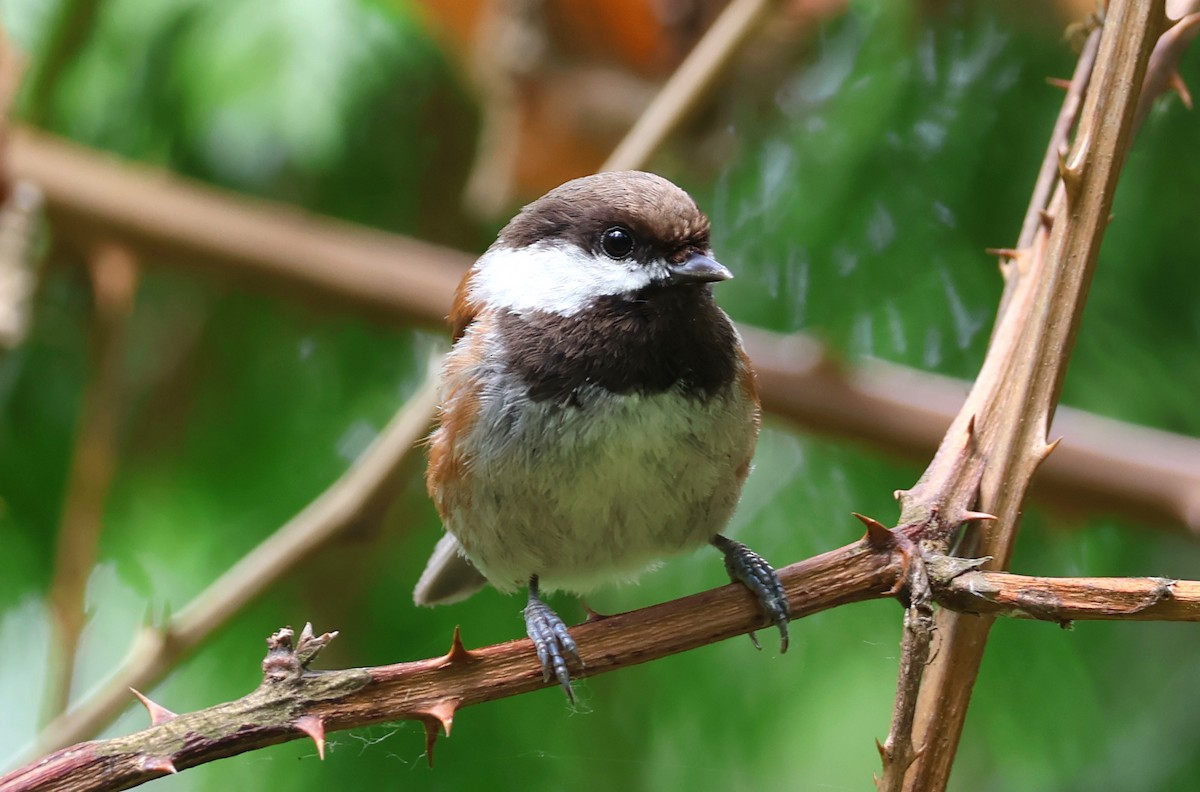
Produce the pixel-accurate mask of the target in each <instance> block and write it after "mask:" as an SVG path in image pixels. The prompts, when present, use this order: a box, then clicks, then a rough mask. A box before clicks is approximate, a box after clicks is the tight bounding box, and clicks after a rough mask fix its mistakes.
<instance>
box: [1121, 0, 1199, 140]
mask: <svg viewBox="0 0 1200 792" xmlns="http://www.w3.org/2000/svg"><path fill="white" fill-rule="evenodd" d="M1193 5H1194V4H1193ZM1197 34H1200V13H1195V12H1193V13H1190V14H1187V15H1186V16H1184V17H1183V18H1182V19H1180V20H1179V21H1178V22H1176V23H1175V24H1174V25H1172V26H1171V27H1170V29H1168V30H1167V32H1165V33H1163V34H1162V36H1160V37H1159V39H1158V43H1157V44H1155V45H1154V51H1153V52H1152V53H1151V54H1150V65H1149V67H1148V68H1147V69H1146V83H1145V85H1144V86H1143V87H1142V96H1141V98H1140V99H1139V100H1138V109H1137V116H1136V121H1135V123H1136V127H1135V129H1136V128H1138V127H1141V125H1142V123H1143V122H1144V121H1145V120H1146V116H1147V115H1149V114H1150V108H1151V107H1152V106H1153V105H1154V102H1155V100H1156V99H1158V97H1160V96H1162V95H1163V94H1164V93H1167V92H1168V91H1171V90H1176V91H1179V93H1180V96H1181V97H1182V98H1183V100H1184V103H1185V104H1188V106H1189V107H1190V106H1191V105H1190V102H1191V97H1190V96H1189V95H1188V93H1187V87H1186V86H1184V84H1183V78H1181V77H1180V76H1179V60H1180V58H1182V57H1183V53H1184V52H1186V51H1187V48H1188V47H1190V46H1191V44H1192V41H1193V40H1194V39H1195V38H1196V35H1197Z"/></svg>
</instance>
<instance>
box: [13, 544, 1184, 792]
mask: <svg viewBox="0 0 1200 792" xmlns="http://www.w3.org/2000/svg"><path fill="white" fill-rule="evenodd" d="M881 530H883V531H884V533H883V534H882V536H880V535H879V534H878V531H881ZM868 535H869V536H870V537H871V538H869V539H864V540H863V541H859V542H856V543H854V544H850V545H846V546H845V547H841V548H839V549H837V550H833V551H831V552H828V553H825V554H823V555H820V556H816V557H814V558H811V559H808V560H806V561H802V562H800V563H797V564H792V565H791V566H788V567H785V568H784V569H782V570H780V577H781V579H782V580H783V582H784V585H785V588H786V590H787V593H788V599H789V602H790V604H791V608H792V613H793V615H794V616H795V617H796V618H800V617H803V616H807V615H810V614H813V613H817V612H819V611H822V610H827V609H829V608H834V607H837V606H839V605H844V604H848V603H851V602H860V601H863V600H867V599H878V598H881V597H886V596H889V595H890V594H891V593H892V592H893V590H894V588H895V586H897V585H898V584H900V583H901V582H903V580H905V579H906V578H905V570H906V563H907V561H906V558H907V556H906V553H907V550H905V549H899V548H897V546H896V544H895V543H894V542H893V541H891V540H890V538H889V536H888V534H887V533H886V531H885V530H884V529H882V526H879V527H878V529H877V530H876V531H870V532H869V533H868ZM887 547H890V548H892V549H891V550H888V549H886V548H887ZM947 561H949V562H953V561H954V560H953V559H947ZM970 566H971V563H970V562H967V563H966V564H962V563H959V564H957V565H955V564H953V563H949V564H944V565H942V566H940V567H931V570H930V574H931V577H932V578H933V589H932V590H933V591H934V593H935V595H936V596H937V597H938V599H939V601H941V602H942V603H943V604H944V605H946V606H947V607H963V608H964V609H965V610H966V611H967V612H977V611H983V610H985V609H986V610H989V611H990V612H994V613H1001V612H1014V615H1021V616H1026V617H1032V618H1042V619H1047V620H1050V621H1054V622H1059V623H1062V622H1065V621H1069V620H1074V619H1118V620H1121V619H1151V618H1153V619H1159V620H1180V621H1197V620H1200V582H1195V581H1169V580H1162V579H1156V578H1134V579H1124V578H1117V579H1111V578H1108V579H1106V578H1033V577H1025V576H1020V575H1009V574H1004V573H992V572H987V573H981V572H975V571H970V570H969V567H970ZM964 569H968V571H966V572H964V571H963V570H964ZM1016 611H1020V612H1019V613H1017V612H1016ZM763 626H764V625H763V615H762V612H761V609H760V608H759V606H758V605H757V603H756V602H755V600H754V598H753V597H752V596H751V595H750V594H749V593H748V592H747V591H746V590H745V589H744V588H743V587H741V586H738V585H728V586H723V587H721V588H717V589H711V590H709V591H705V592H702V593H699V594H693V595H691V596H689V597H684V598H682V599H677V600H673V601H671V602H666V603H663V604H661V605H655V606H652V607H649V608H644V609H642V610H638V611H632V612H629V613H623V614H618V615H615V616H608V617H603V618H599V619H595V620H591V621H588V622H586V623H584V624H581V625H579V626H577V627H574V628H572V634H573V635H574V636H575V637H576V639H577V640H578V642H579V646H580V653H581V655H582V658H583V660H584V662H585V664H586V667H585V668H584V669H583V670H582V672H581V674H580V676H595V675H598V674H602V673H607V672H609V671H615V670H617V669H619V668H624V667H627V666H632V665H637V664H639V663H643V662H650V661H653V660H657V659H660V658H662V657H665V656H668V655H671V654H676V653H679V652H683V651H687V650H689V649H694V648H697V647H699V646H703V645H706V644H710V643H715V642H717V641H721V640H724V639H726V638H731V637H734V636H736V635H740V634H742V633H745V632H747V631H749V630H752V629H758V628H761V627H763ZM332 637H333V636H332V635H328V634H327V635H324V636H320V637H314V636H313V635H312V633H311V630H309V629H307V628H306V630H305V631H304V633H303V634H302V635H301V636H300V639H299V641H298V642H297V645H296V647H295V649H294V650H293V649H292V634H291V631H290V630H283V631H280V632H279V633H277V634H276V635H275V636H272V639H271V641H269V642H268V645H269V647H270V648H269V651H268V654H267V657H266V659H265V660H264V661H263V672H264V679H263V682H262V684H261V685H260V686H259V687H258V689H257V690H255V691H254V692H253V693H251V694H249V695H248V696H246V697H244V698H242V699H239V700H237V701H233V702H229V703H226V704H220V705H217V706H215V707H210V708H208V709H205V710H201V711H199V712H192V713H187V714H182V715H175V714H174V713H172V712H170V711H169V710H167V709H166V708H164V707H162V706H160V705H158V704H155V703H154V702H148V703H147V702H146V701H144V702H143V703H147V708H148V710H149V712H150V716H151V720H152V725H151V726H150V728H148V729H145V730H143V731H140V732H137V733H135V734H131V735H128V736H126V737H118V738H114V739H109V740H101V741H95V742H87V743H80V744H78V745H73V746H71V747H69V748H64V749H62V750H59V751H56V752H54V753H53V754H51V755H49V756H46V757H44V758H43V759H41V760H39V761H37V762H33V763H31V764H29V765H27V766H25V767H21V768H18V769H16V770H14V771H12V772H11V773H9V774H8V775H6V776H4V777H2V778H0V792H32V791H33V790H62V789H70V790H75V791H76V792H83V791H84V790H115V789H127V788H129V787H132V786H136V785H138V784H141V783H143V782H145V781H148V780H150V779H152V778H157V777H159V776H162V775H165V774H168V773H175V772H178V771H180V770H183V769H186V768H188V767H193V766H196V765H199V764H203V763H205V762H209V761H213V760H215V759H221V758H224V757H227V756H233V755H236V754H239V753H244V752H246V751H251V750H255V749H257V748H262V747H265V746H268V745H274V744H277V743H282V742H287V741H290V740H296V739H305V738H308V739H312V740H314V742H315V743H316V745H317V750H318V752H319V753H323V752H324V744H325V735H326V734H327V733H329V732H333V731H338V730H343V729H352V728H359V727H363V726H370V725H373V724H377V723H384V722H389V721H396V720H405V719H411V720H419V721H421V722H423V723H424V724H425V726H426V733H427V737H426V740H427V751H428V752H429V754H428V755H429V758H430V761H432V747H433V742H434V739H435V738H436V735H437V732H438V730H439V729H441V730H443V731H444V732H446V733H449V731H450V727H451V725H452V724H453V721H454V716H455V714H456V713H457V711H458V710H459V709H461V708H463V707H466V706H470V705H472V704H480V703H483V702H486V701H493V700H496V699H500V698H506V697H509V696H515V695H519V694H523V693H528V692H530V691H533V690H537V689H540V688H544V687H546V686H547V685H548V684H556V683H553V682H552V683H547V682H545V681H544V680H543V678H542V674H541V667H540V665H539V664H538V662H537V660H536V657H535V655H534V652H533V651H532V647H531V645H530V643H529V641H528V640H524V639H522V640H519V641H509V642H507V643H503V644H498V645H495V646H489V647H485V648H481V649H476V650H471V651H468V650H466V649H465V648H464V647H463V645H462V643H461V642H460V641H459V639H458V636H457V634H456V635H455V639H454V642H453V644H452V646H451V649H450V651H449V653H447V654H446V655H444V656H442V657H436V658H431V659H428V660H421V661H415V662H407V663H398V664H395V665H388V666H379V667H374V668H356V669H346V670H341V671H320V672H306V667H307V665H308V663H309V662H311V660H312V659H313V658H314V657H315V656H316V654H317V652H319V651H320V649H321V648H322V647H323V646H324V645H325V644H326V643H328V641H329V640H330V639H331V638H332ZM910 755H912V754H910ZM917 756H919V754H917Z"/></svg>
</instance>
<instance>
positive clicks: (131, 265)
mask: <svg viewBox="0 0 1200 792" xmlns="http://www.w3.org/2000/svg"><path fill="white" fill-rule="evenodd" d="M88 271H89V273H90V274H91V277H92V294H93V299H94V307H93V311H94V313H93V319H92V337H93V339H94V344H95V346H94V349H93V357H92V374H91V380H90V381H89V383H88V386H87V389H86V391H85V392H84V396H83V412H82V414H81V416H80V421H79V431H78V433H77V435H76V440H75V450H74V454H73V456H72V460H71V472H70V474H69V476H68V479H67V487H66V495H65V497H64V503H63V513H62V524H61V525H60V527H59V531H58V550H57V553H56V555H55V561H54V579H53V581H52V583H51V584H50V594H49V600H50V613H51V615H52V623H53V626H54V642H53V644H52V647H53V653H52V654H53V661H52V662H51V669H52V671H51V675H50V681H49V683H48V695H47V698H46V707H47V709H46V716H47V718H53V717H55V716H57V715H58V714H59V713H61V712H62V711H63V710H65V709H66V707H67V703H68V702H69V701H70V696H71V681H72V679H73V678H74V676H75V652H76V650H77V649H78V647H79V636H80V634H81V633H82V632H83V626H84V591H85V589H86V588H87V582H88V578H89V576H90V575H91V572H92V567H93V566H95V563H96V547H97V545H98V544H99V541H100V530H101V526H102V521H103V516H104V504H105V501H106V500H107V499H108V490H109V485H110V484H111V483H112V477H113V473H114V471H115V470H116V455H117V448H116V445H117V427H118V423H119V421H120V415H121V403H122V401H123V396H124V394H123V391H124V388H123V387H122V379H123V378H122V374H123V369H122V367H123V364H124V362H125V351H126V335H127V330H128V322H129V317H130V315H131V314H132V313H133V304H134V300H135V298H136V295H137V281H138V272H137V262H136V261H135V260H134V257H133V255H132V254H131V253H130V252H129V251H128V250H127V249H126V248H124V247H122V246H121V245H115V244H108V245H101V246H99V247H97V248H96V251H95V253H94V254H93V255H92V256H91V257H90V258H89V259H88Z"/></svg>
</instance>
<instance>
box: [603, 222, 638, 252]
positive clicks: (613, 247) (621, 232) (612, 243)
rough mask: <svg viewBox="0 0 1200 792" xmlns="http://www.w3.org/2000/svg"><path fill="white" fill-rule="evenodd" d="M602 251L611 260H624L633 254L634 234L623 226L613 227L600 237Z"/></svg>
mask: <svg viewBox="0 0 1200 792" xmlns="http://www.w3.org/2000/svg"><path fill="white" fill-rule="evenodd" d="M600 249H601V250H603V251H604V255H606V256H608V257H609V258H614V259H623V258H625V257H626V256H628V255H629V254H630V253H631V252H633V234H631V233H629V231H628V229H625V228H622V227H621V226H613V227H612V228H610V229H608V230H607V231H605V232H604V233H603V234H601V235H600Z"/></svg>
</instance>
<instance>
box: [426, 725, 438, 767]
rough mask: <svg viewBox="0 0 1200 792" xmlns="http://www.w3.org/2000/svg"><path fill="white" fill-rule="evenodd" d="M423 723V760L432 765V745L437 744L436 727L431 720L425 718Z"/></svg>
mask: <svg viewBox="0 0 1200 792" xmlns="http://www.w3.org/2000/svg"><path fill="white" fill-rule="evenodd" d="M424 723H425V761H427V762H429V766H430V767H433V746H434V745H436V744H437V738H438V727H437V725H436V722H435V721H433V720H429V719H426V720H425V721H424Z"/></svg>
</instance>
